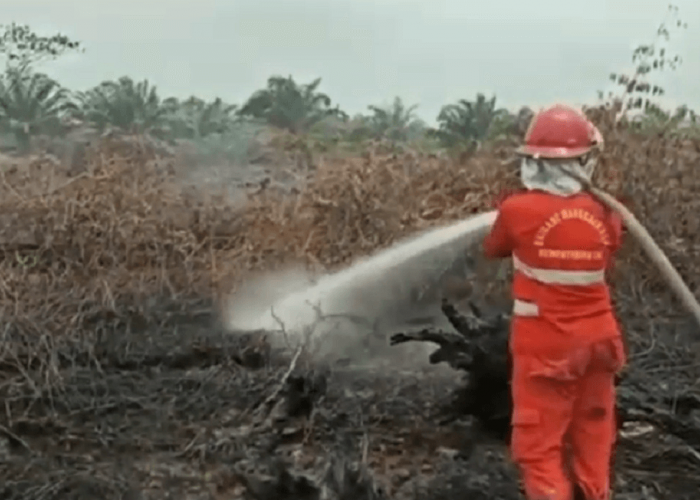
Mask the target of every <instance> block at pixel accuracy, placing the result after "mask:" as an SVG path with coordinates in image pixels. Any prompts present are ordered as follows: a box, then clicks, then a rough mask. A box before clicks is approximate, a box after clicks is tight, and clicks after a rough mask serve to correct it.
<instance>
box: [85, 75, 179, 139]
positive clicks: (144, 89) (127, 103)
mask: <svg viewBox="0 0 700 500" xmlns="http://www.w3.org/2000/svg"><path fill="white" fill-rule="evenodd" d="M79 99H80V102H81V105H82V117H83V118H84V119H85V120H86V121H88V122H90V123H91V124H93V125H94V126H95V127H96V128H97V129H98V130H99V131H100V132H104V131H107V130H110V129H116V130H118V131H120V132H122V133H127V134H149V135H151V136H153V137H156V138H159V139H163V138H166V137H168V136H169V133H170V126H171V116H172V115H173V113H174V112H175V111H176V108H175V105H176V103H175V102H173V101H172V100H168V101H166V102H163V101H161V99H160V97H159V95H158V90H157V88H156V87H155V86H152V85H150V84H149V83H148V80H143V81H141V82H138V83H135V82H134V81H133V80H132V79H131V78H129V77H128V76H123V77H121V78H120V79H119V80H117V81H107V82H103V83H101V84H100V85H98V86H97V87H95V88H93V89H91V90H88V91H87V92H83V93H80V94H79Z"/></svg>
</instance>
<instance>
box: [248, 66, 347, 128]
mask: <svg viewBox="0 0 700 500" xmlns="http://www.w3.org/2000/svg"><path fill="white" fill-rule="evenodd" d="M320 84H321V79H320V78H317V79H316V80H314V81H313V82H311V83H308V84H297V83H296V82H295V81H294V79H293V78H292V77H291V76H289V77H287V78H284V77H281V76H273V77H271V78H269V79H268V81H267V88H266V89H263V90H258V91H257V92H255V93H254V94H253V95H252V96H251V97H250V98H249V99H248V101H247V102H246V103H245V104H244V105H243V107H241V109H240V110H239V115H240V116H245V117H250V118H254V119H257V120H261V121H263V122H264V123H267V124H268V125H272V126H274V127H279V128H282V129H285V130H288V131H289V132H292V133H294V134H297V133H301V132H306V131H308V130H309V129H311V128H312V127H313V126H314V125H315V124H316V123H318V122H320V121H321V120H323V119H324V118H326V117H328V116H338V117H342V118H345V117H346V115H345V113H343V112H342V111H340V109H339V108H338V107H337V106H336V107H332V106H331V99H330V97H328V96H327V95H326V94H324V93H322V92H319V91H318V90H317V89H318V87H319V85H320Z"/></svg>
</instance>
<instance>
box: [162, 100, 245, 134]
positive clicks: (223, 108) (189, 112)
mask: <svg viewBox="0 0 700 500" xmlns="http://www.w3.org/2000/svg"><path fill="white" fill-rule="evenodd" d="M165 104H166V105H167V106H168V107H169V108H172V109H173V110H174V111H173V113H172V118H171V122H172V123H171V129H172V136H173V137H174V138H178V139H179V138H185V139H200V138H203V137H208V136H210V135H212V134H226V133H228V132H231V131H232V130H233V127H234V125H235V124H236V121H237V117H236V116H235V113H236V109H237V107H236V106H235V105H231V104H226V103H224V102H223V101H222V100H221V99H220V98H216V99H214V100H213V101H212V102H206V101H204V100H202V99H199V98H198V97H195V96H192V97H190V98H189V99H187V100H185V101H183V102H178V100H177V99H175V98H169V99H166V101H165Z"/></svg>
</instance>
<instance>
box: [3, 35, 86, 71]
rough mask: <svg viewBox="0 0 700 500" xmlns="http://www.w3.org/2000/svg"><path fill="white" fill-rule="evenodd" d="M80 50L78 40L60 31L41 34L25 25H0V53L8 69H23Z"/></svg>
mask: <svg viewBox="0 0 700 500" xmlns="http://www.w3.org/2000/svg"><path fill="white" fill-rule="evenodd" d="M81 50H82V47H81V46H80V42H77V41H75V40H71V39H70V38H68V37H67V36H65V35H61V34H60V33H58V34H55V35H51V36H43V35H38V34H37V33H35V32H34V31H32V30H31V28H29V26H27V25H21V24H16V23H11V24H10V25H0V54H2V55H3V56H4V57H5V58H6V64H7V68H8V69H10V68H13V69H15V70H25V69H27V68H29V67H30V66H32V65H34V64H36V63H38V62H40V61H41V60H44V59H55V58H56V57H59V56H61V55H63V54H65V53H67V52H75V51H81Z"/></svg>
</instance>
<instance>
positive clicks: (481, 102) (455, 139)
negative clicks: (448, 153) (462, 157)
mask: <svg viewBox="0 0 700 500" xmlns="http://www.w3.org/2000/svg"><path fill="white" fill-rule="evenodd" d="M507 116H508V111H507V110H505V109H502V108H496V97H495V96H494V97H492V98H491V99H488V100H487V99H486V97H485V96H484V95H483V94H481V93H479V94H477V96H476V101H467V100H466V99H461V100H460V101H459V102H457V103H456V104H450V105H447V106H443V108H442V109H441V110H440V114H439V115H438V118H437V121H438V124H439V127H438V129H437V130H435V131H434V132H433V133H434V135H435V136H437V138H438V139H439V140H440V142H442V143H443V145H444V146H447V147H452V146H455V145H458V144H462V143H473V142H477V143H480V142H482V141H484V140H486V139H487V138H489V135H490V134H493V133H495V132H496V129H498V128H503V127H502V126H501V125H502V124H503V122H504V121H505V120H507V118H506V117H507Z"/></svg>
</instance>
